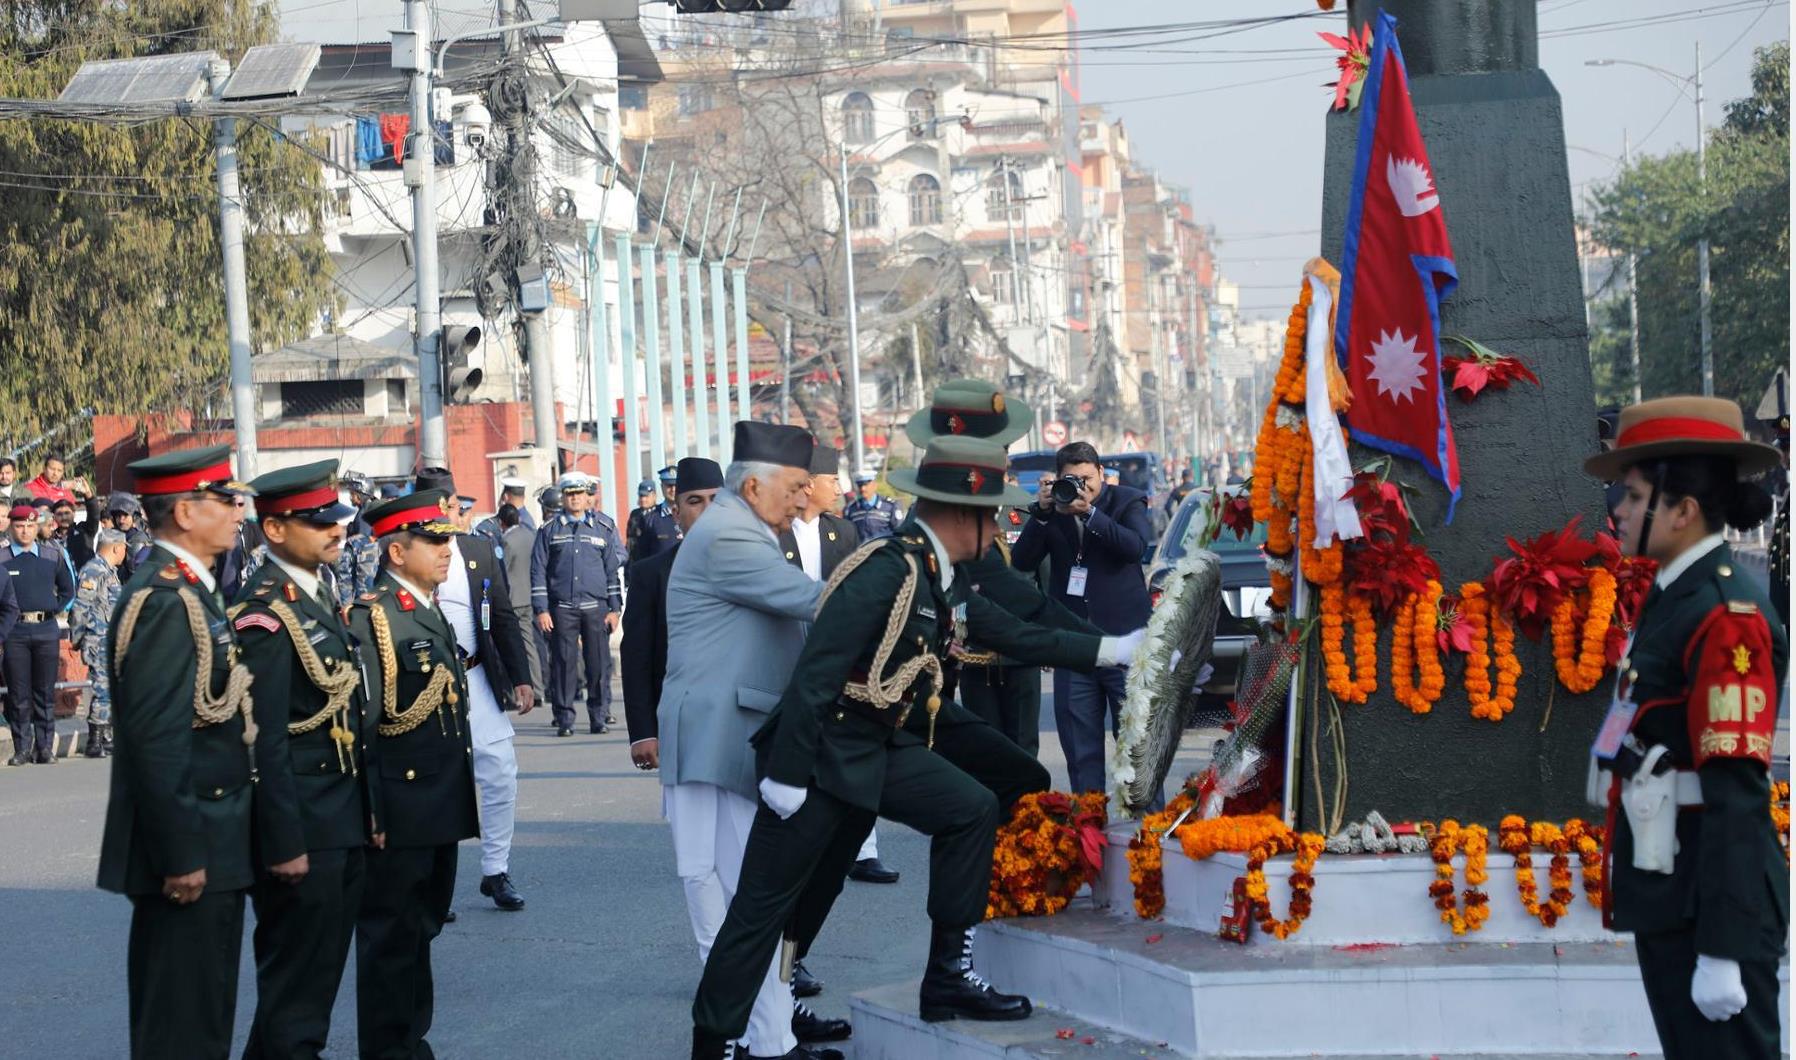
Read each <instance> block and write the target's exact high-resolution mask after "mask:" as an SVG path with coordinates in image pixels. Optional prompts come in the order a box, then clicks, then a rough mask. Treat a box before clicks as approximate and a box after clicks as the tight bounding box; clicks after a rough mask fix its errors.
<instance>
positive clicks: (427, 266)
mask: <svg viewBox="0 0 1796 1060" xmlns="http://www.w3.org/2000/svg"><path fill="white" fill-rule="evenodd" d="M405 34H406V35H408V36H409V37H410V38H411V46H412V52H413V58H412V65H411V68H410V71H411V110H412V135H411V136H410V138H409V139H410V146H411V148H412V150H411V151H410V152H409V153H408V154H407V156H406V166H405V182H406V184H407V185H409V186H410V187H411V189H412V269H413V271H414V274H415V279H414V282H413V286H414V288H415V289H416V292H417V306H418V310H417V313H418V330H417V334H416V335H415V336H414V337H413V342H414V345H415V347H416V349H417V352H418V384H419V385H418V389H419V391H420V393H421V398H420V400H419V402H418V411H419V414H420V416H421V418H422V420H423V424H422V427H421V429H420V430H419V432H418V464H419V466H420V467H446V466H448V463H449V435H448V431H447V430H446V429H445V427H444V426H443V365H442V361H441V358H440V356H439V354H440V352H441V350H442V345H441V343H442V338H443V306H442V294H441V292H440V290H439V285H440V284H441V283H442V277H441V275H440V274H439V273H438V271H437V204H436V151H435V148H434V145H433V143H432V142H431V141H432V137H431V129H430V39H431V36H430V7H429V5H428V4H427V3H426V2H425V0H405ZM395 50H396V51H397V49H395ZM420 144H422V145H423V149H422V150H419V149H418V145H420Z"/></svg>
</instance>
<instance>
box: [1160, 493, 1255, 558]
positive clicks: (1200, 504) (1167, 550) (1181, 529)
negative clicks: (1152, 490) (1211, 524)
mask: <svg viewBox="0 0 1796 1060" xmlns="http://www.w3.org/2000/svg"><path fill="white" fill-rule="evenodd" d="M1209 498H1210V494H1209V492H1208V491H1203V492H1199V493H1193V494H1192V495H1191V496H1190V497H1188V498H1186V499H1185V502H1184V503H1183V504H1181V505H1179V510H1178V514H1177V515H1174V516H1173V520H1172V525H1171V526H1169V527H1167V528H1166V537H1165V543H1164V544H1162V545H1161V546H1160V555H1159V561H1160V562H1162V563H1171V562H1174V561H1176V560H1178V559H1180V558H1182V557H1183V556H1184V555H1185V553H1187V552H1190V551H1192V550H1193V549H1195V548H1197V547H1198V545H1199V539H1200V538H1201V537H1202V536H1203V532H1204V522H1205V519H1204V509H1205V508H1206V507H1208V501H1209ZM1265 543H1266V524H1265V523H1255V524H1254V528H1253V533H1251V534H1249V535H1248V536H1247V537H1246V538H1245V539H1239V538H1236V537H1235V532H1234V531H1233V530H1230V529H1228V528H1227V527H1224V528H1223V529H1222V532H1221V533H1220V534H1218V535H1217V537H1216V540H1215V541H1212V542H1211V543H1210V551H1212V552H1214V553H1216V554H1217V555H1219V556H1227V555H1229V554H1230V553H1237V552H1258V551H1259V549H1260V546H1261V545H1263V544H1265Z"/></svg>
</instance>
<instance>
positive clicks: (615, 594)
mask: <svg viewBox="0 0 1796 1060" xmlns="http://www.w3.org/2000/svg"><path fill="white" fill-rule="evenodd" d="M623 559H624V556H623V543H622V542H621V541H620V540H619V539H618V535H617V524H616V523H613V522H612V521H611V518H610V517H609V516H607V515H606V514H605V513H603V512H598V511H588V512H585V513H583V514H581V515H578V516H576V515H572V514H569V513H567V512H562V513H561V514H559V515H557V516H556V517H555V518H554V519H552V520H550V521H549V522H548V523H546V524H544V526H543V528H542V529H541V530H538V531H537V532H536V544H535V546H534V547H533V548H532V549H531V552H530V609H531V611H532V612H533V613H534V614H536V615H544V614H548V615H552V616H553V617H554V620H555V628H554V630H553V631H551V632H550V633H549V655H550V659H551V663H552V665H551V668H550V674H549V702H550V704H551V705H552V706H553V708H554V713H555V727H556V731H557V732H558V733H565V732H569V731H571V730H572V728H573V724H574V706H573V697H574V689H575V685H576V684H577V682H578V680H579V671H578V667H579V665H580V664H581V662H584V663H585V668H586V670H585V672H586V714H587V718H588V720H589V721H590V723H591V726H590V727H591V731H593V732H604V731H606V730H605V718H606V717H607V715H609V714H610V712H611V639H610V631H609V630H607V629H606V628H605V616H606V615H608V614H613V613H616V612H618V611H621V610H622V609H623V604H624V598H623V585H622V581H621V579H620V578H619V574H620V572H621V571H622V569H623Z"/></svg>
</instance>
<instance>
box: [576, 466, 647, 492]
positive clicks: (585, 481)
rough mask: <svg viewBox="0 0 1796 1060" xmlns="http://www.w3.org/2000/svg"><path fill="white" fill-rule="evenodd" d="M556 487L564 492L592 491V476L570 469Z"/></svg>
mask: <svg viewBox="0 0 1796 1060" xmlns="http://www.w3.org/2000/svg"><path fill="white" fill-rule="evenodd" d="M555 488H556V489H558V490H560V491H561V492H562V493H563V494H568V493H591V492H592V476H591V475H588V474H587V473H586V472H584V471H569V472H568V473H567V474H565V475H563V476H561V478H560V479H559V480H557V481H556V483H555ZM650 492H653V487H650Z"/></svg>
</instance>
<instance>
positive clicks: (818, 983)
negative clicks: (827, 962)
mask: <svg viewBox="0 0 1796 1060" xmlns="http://www.w3.org/2000/svg"><path fill="white" fill-rule="evenodd" d="M821 993H823V980H821V979H819V978H817V977H816V976H814V975H812V974H811V970H810V969H809V968H806V967H805V966H804V962H803V961H793V962H792V996H793V997H816V996H817V995H818V994H821Z"/></svg>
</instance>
